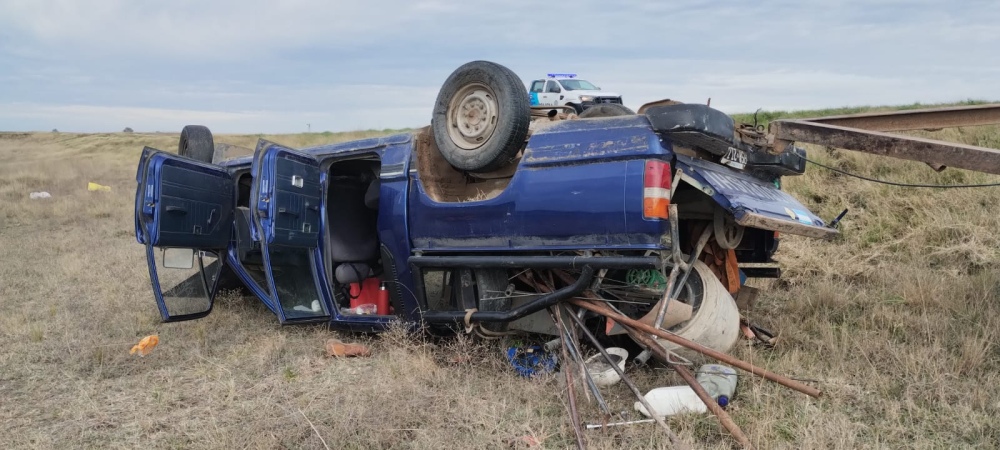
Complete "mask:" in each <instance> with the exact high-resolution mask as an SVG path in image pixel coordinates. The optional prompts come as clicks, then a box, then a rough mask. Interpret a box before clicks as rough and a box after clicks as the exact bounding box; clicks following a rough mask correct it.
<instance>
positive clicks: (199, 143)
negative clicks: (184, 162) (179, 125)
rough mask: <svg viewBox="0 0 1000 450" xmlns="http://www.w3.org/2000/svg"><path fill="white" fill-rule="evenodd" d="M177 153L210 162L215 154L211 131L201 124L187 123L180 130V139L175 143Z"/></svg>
mask: <svg viewBox="0 0 1000 450" xmlns="http://www.w3.org/2000/svg"><path fill="white" fill-rule="evenodd" d="M177 154H178V155H181V156H183V157H186V158H191V159H193V160H195V161H201V162H205V163H209V164H211V163H212V162H213V161H212V157H213V156H214V155H215V140H214V139H212V132H211V131H208V128H207V127H204V126H201V125H188V126H186V127H184V129H183V130H181V141H180V143H178V144H177Z"/></svg>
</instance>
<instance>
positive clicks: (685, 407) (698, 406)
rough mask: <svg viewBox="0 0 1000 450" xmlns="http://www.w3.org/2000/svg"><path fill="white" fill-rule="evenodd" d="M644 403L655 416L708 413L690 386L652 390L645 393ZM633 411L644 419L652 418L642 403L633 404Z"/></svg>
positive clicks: (703, 403)
mask: <svg viewBox="0 0 1000 450" xmlns="http://www.w3.org/2000/svg"><path fill="white" fill-rule="evenodd" d="M645 398H646V401H647V402H649V406H652V407H653V411H654V412H655V413H656V415H657V416H660V417H666V416H672V415H674V414H683V413H704V412H707V411H708V407H707V406H705V402H703V401H701V399H700V398H698V394H695V393H694V389H691V386H687V385H684V386H668V387H660V388H656V389H653V390H651V391H649V392H648V393H646V395H645ZM635 410H636V411H639V412H641V413H642V414H643V415H645V416H646V417H653V416H652V415H650V414H649V413H648V412H646V408H644V407H643V406H642V403H640V402H635Z"/></svg>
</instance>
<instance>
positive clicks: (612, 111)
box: [580, 103, 635, 119]
mask: <svg viewBox="0 0 1000 450" xmlns="http://www.w3.org/2000/svg"><path fill="white" fill-rule="evenodd" d="M633 114H635V111H632V110H631V109H628V108H627V107H625V105H619V104H617V103H601V104H599V105H594V106H591V107H590V108H587V109H586V110H585V111H584V112H582V113H580V118H581V119H592V118H595V117H614V116H631V115H633Z"/></svg>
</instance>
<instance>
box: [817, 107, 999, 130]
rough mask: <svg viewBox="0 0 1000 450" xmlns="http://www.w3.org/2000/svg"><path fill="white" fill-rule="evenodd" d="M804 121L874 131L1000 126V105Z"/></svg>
mask: <svg viewBox="0 0 1000 450" xmlns="http://www.w3.org/2000/svg"><path fill="white" fill-rule="evenodd" d="M802 120H803V121H806V122H814V123H824V124H827V125H836V126H841V127H849V128H860V129H863V130H871V131H904V130H934V129H938V128H950V127H967V126H976V125H993V124H1000V104H990V105H970V106H955V107H947V108H928V109H913V110H908V111H885V112H874V113H862V114H850V115H843V116H827V117H817V118H813V119H802Z"/></svg>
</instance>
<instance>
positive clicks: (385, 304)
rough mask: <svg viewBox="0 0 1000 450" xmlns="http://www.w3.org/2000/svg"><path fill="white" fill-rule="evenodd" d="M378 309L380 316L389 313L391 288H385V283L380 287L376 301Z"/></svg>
mask: <svg viewBox="0 0 1000 450" xmlns="http://www.w3.org/2000/svg"><path fill="white" fill-rule="evenodd" d="M375 306H376V309H378V314H379V315H380V316H387V315H389V290H388V289H386V288H385V283H382V284H380V285H379V287H378V299H377V300H376V302H375Z"/></svg>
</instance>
